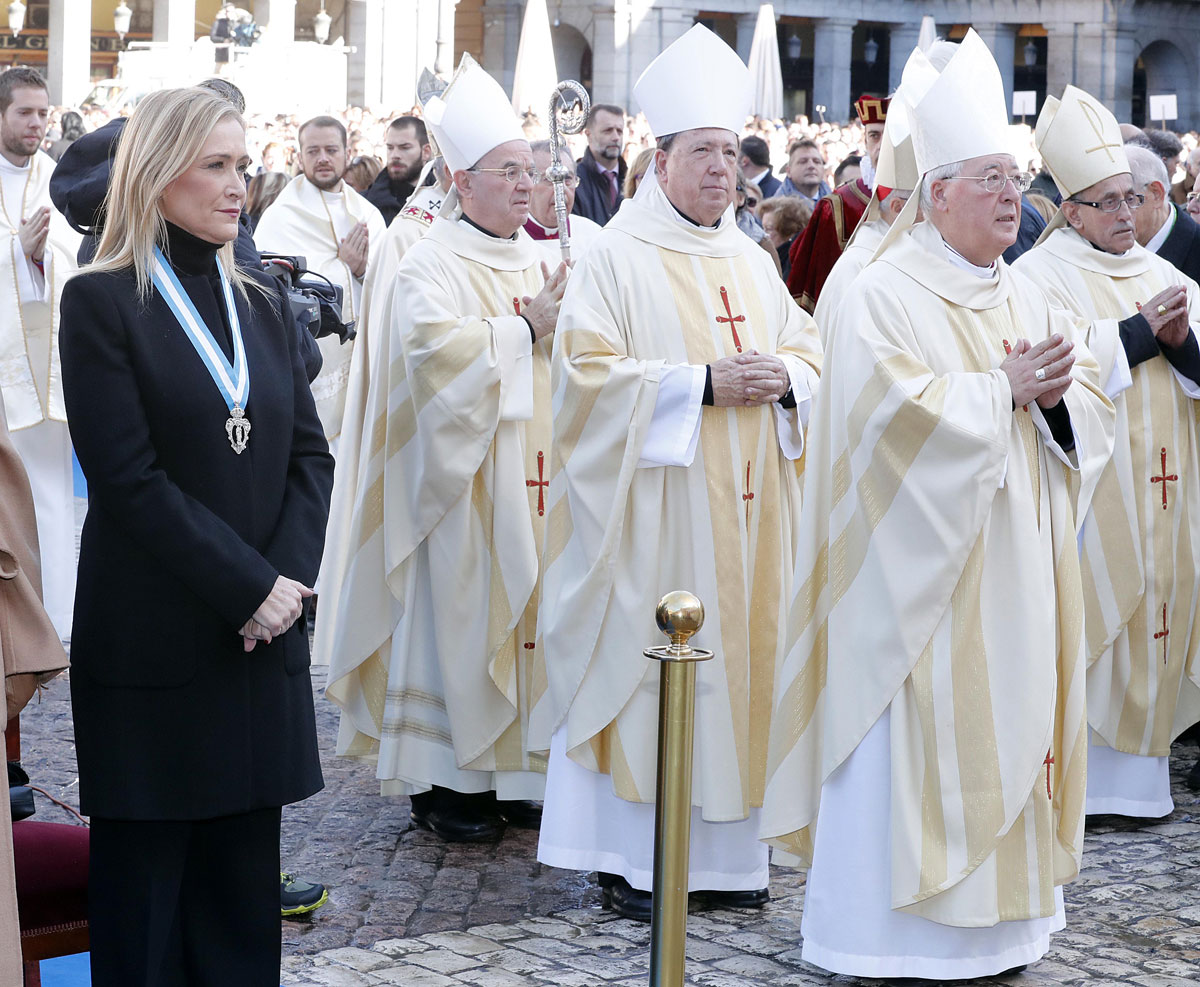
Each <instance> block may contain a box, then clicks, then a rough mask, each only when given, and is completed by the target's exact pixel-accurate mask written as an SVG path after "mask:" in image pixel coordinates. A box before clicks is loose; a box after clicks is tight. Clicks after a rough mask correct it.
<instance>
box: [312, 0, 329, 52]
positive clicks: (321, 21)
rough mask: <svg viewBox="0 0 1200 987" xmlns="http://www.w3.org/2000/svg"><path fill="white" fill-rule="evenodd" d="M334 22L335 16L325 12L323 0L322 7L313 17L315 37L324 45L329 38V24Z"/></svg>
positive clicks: (318, 42)
mask: <svg viewBox="0 0 1200 987" xmlns="http://www.w3.org/2000/svg"><path fill="white" fill-rule="evenodd" d="M332 23H333V18H332V17H330V16H329V15H328V14H327V13H325V0H321V9H320V10H318V11H317V16H316V17H314V18H313V37H315V38H316V39H317V44H319V45H323V44H325V42H326V41H328V40H329V25H330V24H332Z"/></svg>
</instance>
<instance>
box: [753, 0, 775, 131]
mask: <svg viewBox="0 0 1200 987" xmlns="http://www.w3.org/2000/svg"><path fill="white" fill-rule="evenodd" d="M750 78H751V79H753V80H754V106H753V112H754V113H757V114H758V115H759V116H760V117H763V118H765V119H767V120H778V119H779V118H780V117H782V116H783V70H782V69H781V68H780V67H779V38H778V35H777V34H776V29H775V8H774V7H773V6H772V5H771V4H769V3H764V4H763V5H762V6H761V7H759V8H758V21H757V23H756V24H755V25H754V40H753V41H752V42H750Z"/></svg>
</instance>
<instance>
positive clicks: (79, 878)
mask: <svg viewBox="0 0 1200 987" xmlns="http://www.w3.org/2000/svg"><path fill="white" fill-rule="evenodd" d="M5 747H6V756H7V760H9V761H19V760H20V759H21V727H20V722H19V718H14V719H12V720H10V721H9V724H8V729H7V730H5ZM13 842H14V855H15V856H16V863H17V903H18V906H19V909H20V912H21V960H22V963H23V964H24V975H25V987H41V983H42V975H41V966H40V964H41V961H42V960H49V959H53V958H54V957H56V956H69V955H70V954H72V953H85V952H87V950H88V946H89V940H88V923H87V830H86V829H83V828H82V827H80V826H69V825H66V824H63V823H45V822H40V821H38V822H35V821H34V820H32V819H26V820H23V821H21V822H19V823H16V824H14V826H13ZM47 861H54V862H55V864H56V865H57V866H56V867H54V868H47V867H46V866H45V862H47ZM45 880H49V881H50V882H51V886H50V887H47V886H46V885H45V884H44V883H42V882H43V881H45ZM30 910H32V911H33V918H32V920H31V921H30V922H27V921H26V916H27V915H28V914H29V912H30Z"/></svg>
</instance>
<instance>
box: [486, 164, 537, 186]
mask: <svg viewBox="0 0 1200 987" xmlns="http://www.w3.org/2000/svg"><path fill="white" fill-rule="evenodd" d="M467 171H472V172H474V173H475V174H477V175H502V176H503V177H504V180H505V181H506V182H508V184H509V185H515V184H516V183H517V182H519V181H520V180H521V176H522V175H524V176H525V177H526V178H528V179H529V180H530V181H531V182H533V183H534V184H535V185H536V184H537V183H538V182H539V181H540V180H541V177H542V173H541V172H540V171H538V170H537V169H536V168H521V167H520V166H518V165H509V166H508V167H507V168H468V169H467Z"/></svg>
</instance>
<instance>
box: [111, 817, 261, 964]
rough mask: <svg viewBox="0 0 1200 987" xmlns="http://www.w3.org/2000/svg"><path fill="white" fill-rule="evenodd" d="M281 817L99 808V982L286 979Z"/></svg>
mask: <svg viewBox="0 0 1200 987" xmlns="http://www.w3.org/2000/svg"><path fill="white" fill-rule="evenodd" d="M279 816H280V810H279V809H259V810H256V811H254V812H247V813H245V814H242V815H236V816H224V817H221V818H219V819H205V820H199V821H194V822H192V821H186V822H128V821H118V820H112V819H98V818H96V817H93V818H92V820H91V823H92V827H91V863H90V867H89V874H88V905H89V915H88V923H89V925H90V926H91V954H92V985H93V987H235V985H236V987H279V954H280V948H281V930H280V917H279Z"/></svg>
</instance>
